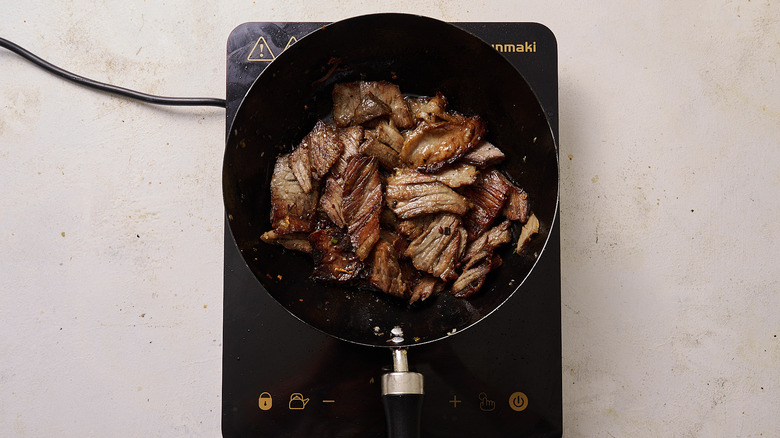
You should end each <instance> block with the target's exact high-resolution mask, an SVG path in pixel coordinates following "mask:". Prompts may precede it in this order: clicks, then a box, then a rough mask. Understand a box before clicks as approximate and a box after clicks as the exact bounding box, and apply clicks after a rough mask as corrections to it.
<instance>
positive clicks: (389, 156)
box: [360, 138, 401, 170]
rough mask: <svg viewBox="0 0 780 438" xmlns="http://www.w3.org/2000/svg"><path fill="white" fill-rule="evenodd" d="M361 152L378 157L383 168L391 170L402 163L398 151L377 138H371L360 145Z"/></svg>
mask: <svg viewBox="0 0 780 438" xmlns="http://www.w3.org/2000/svg"><path fill="white" fill-rule="evenodd" d="M360 153H361V154H363V155H369V156H372V157H376V159H377V160H378V161H379V164H380V165H381V166H382V168H383V169H386V170H391V169H394V168H396V167H399V166H400V165H401V159H400V158H398V152H396V151H394V150H393V149H392V148H391V147H390V146H388V145H386V144H384V143H382V142H381V141H379V140H377V139H376V138H369V139H368V140H366V141H364V142H363V143H362V144H361V145H360Z"/></svg>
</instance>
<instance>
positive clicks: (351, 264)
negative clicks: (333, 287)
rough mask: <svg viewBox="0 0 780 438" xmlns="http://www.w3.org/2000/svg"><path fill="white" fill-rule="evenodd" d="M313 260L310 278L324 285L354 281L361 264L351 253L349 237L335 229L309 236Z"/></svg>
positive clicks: (358, 273)
mask: <svg viewBox="0 0 780 438" xmlns="http://www.w3.org/2000/svg"><path fill="white" fill-rule="evenodd" d="M309 242H310V243H311V248H312V253H311V255H312V258H313V259H314V272H313V273H312V274H311V278H312V279H313V280H316V281H321V282H325V283H351V282H353V281H354V280H356V279H357V278H358V277H359V275H360V272H361V270H362V269H363V263H362V262H361V261H360V259H358V257H357V255H355V253H354V252H352V245H351V244H350V242H349V236H347V235H346V233H343V232H341V231H339V230H338V229H336V228H323V229H319V230H317V231H315V232H313V233H311V234H309Z"/></svg>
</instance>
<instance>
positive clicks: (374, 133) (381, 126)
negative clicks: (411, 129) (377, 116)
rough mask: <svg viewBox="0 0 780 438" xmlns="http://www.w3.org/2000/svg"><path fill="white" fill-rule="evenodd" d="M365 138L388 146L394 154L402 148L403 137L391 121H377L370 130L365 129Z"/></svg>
mask: <svg viewBox="0 0 780 438" xmlns="http://www.w3.org/2000/svg"><path fill="white" fill-rule="evenodd" d="M366 137H371V138H376V139H377V140H379V141H381V142H382V143H384V144H386V145H388V146H390V147H391V148H392V149H393V150H394V151H395V153H396V154H399V153H400V152H401V148H403V147H404V136H403V135H401V133H400V132H399V131H398V128H396V127H395V124H393V122H392V121H389V122H388V121H385V120H381V121H379V122H378V123H377V124H376V126H375V127H374V128H372V129H366Z"/></svg>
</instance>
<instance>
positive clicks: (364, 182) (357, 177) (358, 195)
mask: <svg viewBox="0 0 780 438" xmlns="http://www.w3.org/2000/svg"><path fill="white" fill-rule="evenodd" d="M342 208H343V212H344V221H345V222H346V224H347V230H348V231H349V237H350V239H351V241H352V246H353V247H354V248H355V254H357V255H358V257H359V258H360V260H364V259H365V258H366V257H368V255H369V253H370V252H371V248H372V247H373V246H374V243H376V241H377V239H379V213H380V212H381V211H382V184H381V180H380V177H379V166H378V165H377V162H376V159H374V158H370V157H365V156H362V155H356V156H354V157H352V158H351V159H350V161H349V164H347V169H346V171H345V172H344V201H343V204H342Z"/></svg>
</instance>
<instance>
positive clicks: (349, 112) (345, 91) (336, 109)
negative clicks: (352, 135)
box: [332, 82, 363, 128]
mask: <svg viewBox="0 0 780 438" xmlns="http://www.w3.org/2000/svg"><path fill="white" fill-rule="evenodd" d="M332 97H333V121H334V122H336V126H339V127H342V128H343V127H345V126H349V125H350V124H352V118H353V117H355V110H356V109H357V107H358V105H360V102H362V101H363V99H362V98H361V97H360V83H359V82H348V83H345V84H336V85H334V86H333V93H332Z"/></svg>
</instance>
